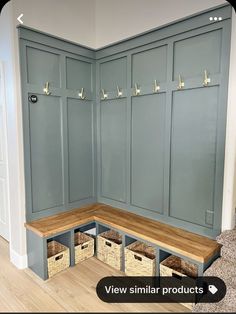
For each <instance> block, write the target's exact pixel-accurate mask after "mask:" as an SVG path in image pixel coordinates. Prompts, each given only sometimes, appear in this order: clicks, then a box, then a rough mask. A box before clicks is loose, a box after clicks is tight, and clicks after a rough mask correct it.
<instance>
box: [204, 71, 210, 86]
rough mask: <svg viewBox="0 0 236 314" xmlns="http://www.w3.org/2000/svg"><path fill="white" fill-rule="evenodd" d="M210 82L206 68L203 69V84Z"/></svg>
mask: <svg viewBox="0 0 236 314" xmlns="http://www.w3.org/2000/svg"><path fill="white" fill-rule="evenodd" d="M209 83H211V79H210V77H209V76H208V73H207V70H205V71H204V81H203V86H207V85H209Z"/></svg>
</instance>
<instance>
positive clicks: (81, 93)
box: [43, 70, 211, 100]
mask: <svg viewBox="0 0 236 314" xmlns="http://www.w3.org/2000/svg"><path fill="white" fill-rule="evenodd" d="M178 80H179V82H178V86H177V89H179V90H180V89H183V88H184V85H185V84H184V81H183V79H182V77H181V75H180V74H179V78H178ZM210 82H211V79H210V77H209V74H208V72H207V70H204V80H203V86H208V85H209V83H210ZM160 88H161V87H160V84H159V83H157V80H154V85H153V92H154V93H158V92H159V91H160ZM116 89H117V94H116V97H117V98H120V97H122V96H123V90H122V89H121V88H120V87H119V86H116ZM43 91H44V94H45V95H47V96H48V95H51V92H50V89H49V82H46V83H45V86H44V89H43ZM140 94H141V88H140V86H139V85H138V84H137V83H135V84H134V89H133V95H134V96H139V95H140ZM78 96H79V99H82V100H84V99H86V95H85V90H84V87H82V88H81V90H80V91H79V93H78ZM107 98H108V93H107V92H106V91H105V90H104V89H101V99H102V100H106V99H107Z"/></svg>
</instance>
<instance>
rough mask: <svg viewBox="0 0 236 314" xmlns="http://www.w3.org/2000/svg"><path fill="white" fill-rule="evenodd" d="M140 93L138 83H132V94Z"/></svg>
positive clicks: (137, 94)
mask: <svg viewBox="0 0 236 314" xmlns="http://www.w3.org/2000/svg"><path fill="white" fill-rule="evenodd" d="M140 93H141V89H140V87H139V86H138V84H136V83H135V84H134V96H139V95H140Z"/></svg>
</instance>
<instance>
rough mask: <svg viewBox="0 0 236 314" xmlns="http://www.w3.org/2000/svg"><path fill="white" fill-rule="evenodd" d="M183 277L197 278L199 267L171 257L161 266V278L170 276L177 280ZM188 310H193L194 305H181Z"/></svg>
mask: <svg viewBox="0 0 236 314" xmlns="http://www.w3.org/2000/svg"><path fill="white" fill-rule="evenodd" d="M176 275H177V278H178V277H179V278H181V277H186V276H187V277H190V278H197V275H198V268H197V265H195V264H192V263H189V262H188V261H185V260H184V259H182V258H180V257H178V256H174V255H170V256H169V257H167V258H166V259H165V260H164V261H162V262H161V264H160V276H164V277H166V276H169V277H173V276H174V277H175V278H176ZM181 304H182V305H184V306H185V307H187V308H188V309H190V310H192V307H193V303H181Z"/></svg>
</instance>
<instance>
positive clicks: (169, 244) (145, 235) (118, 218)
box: [25, 204, 221, 263]
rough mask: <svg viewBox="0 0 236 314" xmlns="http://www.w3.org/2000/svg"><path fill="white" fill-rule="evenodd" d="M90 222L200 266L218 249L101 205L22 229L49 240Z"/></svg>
mask: <svg viewBox="0 0 236 314" xmlns="http://www.w3.org/2000/svg"><path fill="white" fill-rule="evenodd" d="M92 221H96V222H100V223H104V224H106V225H109V226H111V227H113V228H116V229H118V230H122V231H124V232H126V233H128V234H130V235H133V236H136V237H138V238H142V239H144V240H147V241H149V242H152V243H155V244H156V245H159V246H160V247H161V248H165V249H169V250H171V251H174V252H176V253H179V254H181V255H183V256H186V257H188V258H191V259H193V260H195V261H197V262H200V263H207V262H208V261H209V260H210V259H211V258H212V257H213V256H214V255H215V254H217V253H218V252H220V248H221V245H220V244H218V243H217V242H216V241H215V240H211V239H209V238H207V237H204V236H200V235H197V234H195V233H191V232H188V231H185V230H183V229H180V228H176V227H173V226H170V225H167V224H164V223H161V222H158V221H155V220H151V219H148V218H145V217H142V216H139V215H136V214H133V213H129V212H127V211H124V210H121V209H117V208H113V207H111V206H108V205H104V204H93V205H89V206H86V207H83V208H79V209H74V210H71V211H67V212H63V213H60V214H57V215H53V216H50V217H46V218H42V219H39V220H36V221H33V222H28V223H26V224H25V226H26V228H27V229H29V230H31V231H33V232H34V233H36V234H37V235H38V236H40V237H50V236H53V235H55V234H57V233H59V232H63V231H66V230H68V229H71V228H74V227H77V226H79V225H82V224H85V223H87V222H92Z"/></svg>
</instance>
